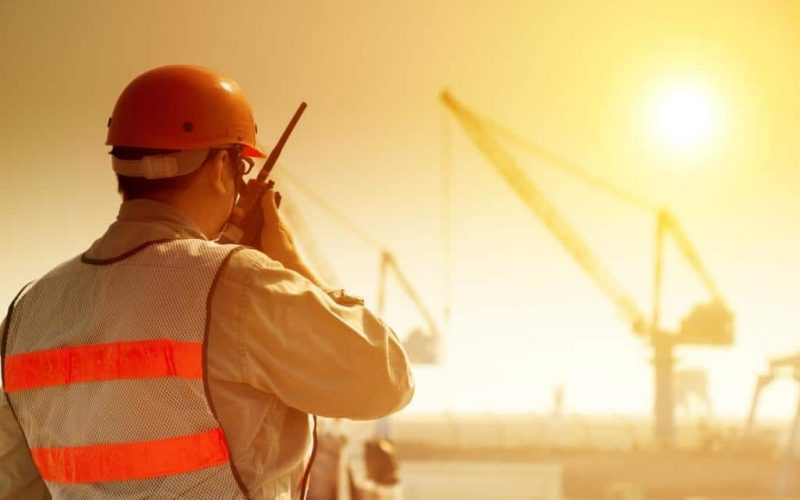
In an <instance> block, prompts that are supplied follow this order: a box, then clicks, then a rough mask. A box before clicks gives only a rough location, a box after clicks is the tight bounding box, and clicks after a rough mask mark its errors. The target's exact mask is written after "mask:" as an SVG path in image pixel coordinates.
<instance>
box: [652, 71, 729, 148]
mask: <svg viewBox="0 0 800 500" xmlns="http://www.w3.org/2000/svg"><path fill="white" fill-rule="evenodd" d="M654 111H655V112H654V116H653V118H654V124H655V129H656V132H657V133H658V135H659V137H660V139H661V141H662V142H663V143H664V145H665V146H667V147H668V148H669V149H670V150H672V151H675V152H682V153H685V152H691V151H696V150H698V149H702V148H705V147H707V146H708V145H709V144H710V142H711V141H712V139H713V136H714V134H715V132H716V129H717V125H718V123H717V122H718V116H717V115H718V113H717V109H716V105H715V101H714V99H713V97H712V96H711V94H709V92H708V91H706V90H705V89H704V88H702V87H701V86H699V85H689V84H682V85H672V86H669V87H665V88H664V89H663V90H662V92H661V93H660V94H659V95H658V96H657V98H656V101H655V110H654Z"/></svg>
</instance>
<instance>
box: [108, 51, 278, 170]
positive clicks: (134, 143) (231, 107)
mask: <svg viewBox="0 0 800 500" xmlns="http://www.w3.org/2000/svg"><path fill="white" fill-rule="evenodd" d="M106 144H107V145H110V146H127V147H134V148H147V149H151V148H152V149H178V150H189V149H207V148H212V147H215V146H221V145H228V144H239V145H241V146H243V148H244V150H243V155H244V156H255V157H259V158H264V157H265V156H266V155H265V154H264V153H263V152H262V151H261V150H260V149H259V148H258V146H257V145H256V124H255V122H254V121H253V112H252V110H251V108H250V104H249V103H248V102H247V99H246V98H245V97H244V94H243V93H242V89H241V88H240V87H239V84H237V83H236V82H235V81H234V80H232V79H230V78H227V77H225V76H223V75H221V74H219V73H217V72H215V71H211V70H209V69H206V68H201V67H198V66H162V67H160V68H155V69H152V70H150V71H148V72H146V73H143V74H141V75H139V76H138V77H136V78H135V79H134V80H133V81H131V82H130V83H129V84H128V86H127V87H125V90H123V91H122V94H120V96H119V98H118V99H117V103H116V105H115V106H114V112H113V113H112V115H111V118H109V120H108V138H107V139H106Z"/></svg>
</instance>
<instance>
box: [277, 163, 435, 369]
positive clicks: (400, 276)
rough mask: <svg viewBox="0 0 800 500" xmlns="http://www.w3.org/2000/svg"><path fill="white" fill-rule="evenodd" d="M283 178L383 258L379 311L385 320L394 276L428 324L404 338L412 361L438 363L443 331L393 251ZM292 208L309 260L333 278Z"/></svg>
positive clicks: (298, 182)
mask: <svg viewBox="0 0 800 500" xmlns="http://www.w3.org/2000/svg"><path fill="white" fill-rule="evenodd" d="M282 175H283V177H284V178H286V179H288V180H289V182H290V184H291V185H292V186H294V187H295V188H296V189H297V190H298V191H299V192H301V193H302V194H303V195H305V196H306V197H307V198H308V199H309V200H311V201H312V202H313V203H314V204H316V205H317V206H318V207H319V208H320V209H322V210H323V211H324V212H325V213H326V214H327V215H329V216H330V217H332V218H333V219H335V220H336V221H337V222H339V224H340V225H341V226H342V227H344V228H345V229H347V230H348V231H349V232H350V233H351V234H352V235H354V236H355V237H356V238H358V239H359V240H361V241H362V242H363V243H364V244H366V245H367V246H369V247H370V248H372V249H374V250H375V251H377V252H378V254H379V255H380V263H379V272H378V295H377V302H376V312H377V313H378V315H379V316H381V317H383V316H384V315H385V313H386V295H387V288H388V284H389V280H390V278H391V277H392V276H394V279H395V281H396V282H397V283H398V284H399V285H400V288H401V290H402V291H403V293H404V294H405V295H406V297H407V298H408V299H409V300H410V301H411V304H412V305H413V306H414V309H415V310H416V311H417V313H418V314H419V315H420V317H421V318H422V320H423V321H424V323H425V324H424V326H422V327H417V328H414V329H412V330H411V331H410V332H408V334H407V335H406V336H405V337H404V339H403V345H404V347H405V348H406V352H407V354H408V357H409V359H410V361H411V362H412V363H414V364H436V363H438V362H439V361H440V358H441V347H440V342H441V338H442V335H441V331H440V329H439V326H438V324H437V322H436V320H435V319H434V317H433V314H431V312H430V310H429V309H428V307H427V306H426V305H425V302H423V300H422V299H421V298H420V295H419V293H418V292H417V290H416V288H415V287H414V286H413V285H412V283H411V280H410V279H409V278H408V276H407V275H406V273H405V272H404V271H403V269H402V267H401V266H400V263H399V262H398V260H397V257H396V256H395V254H394V253H393V252H392V251H391V250H389V249H388V247H387V246H386V245H383V244H382V243H381V242H379V241H377V240H376V239H374V238H372V237H371V236H369V235H368V234H366V233H365V232H364V231H363V230H361V229H360V228H359V227H358V226H356V225H355V224H354V223H353V222H352V221H351V220H350V219H349V218H348V217H346V216H345V215H344V214H342V213H341V212H340V211H339V210H337V209H336V208H334V207H333V206H332V205H330V204H329V203H328V202H327V201H325V200H324V199H323V198H322V197H321V196H320V195H319V194H317V193H316V192H315V191H314V190H312V189H311V188H310V187H309V186H308V185H306V184H305V183H304V182H302V181H301V180H299V179H297V178H296V177H294V176H292V175H290V174H286V173H284V174H282ZM291 208H292V209H291V210H290V212H289V214H287V215H289V217H288V218H289V221H290V223H291V224H292V227H293V229H298V230H299V233H300V235H301V244H302V246H303V249H304V250H306V251H307V252H308V253H309V258H310V259H311V261H312V263H314V265H315V267H317V268H318V269H319V270H320V271H321V272H322V274H323V277H325V276H326V275H327V276H333V275H334V273H333V270H332V266H331V265H330V264H329V263H327V261H326V260H325V259H324V257H323V256H322V252H320V251H319V250H318V249H317V248H316V245H315V244H314V240H313V238H310V231H308V230H307V229H305V223H304V222H303V219H302V217H300V214H299V212H298V211H297V210H296V209H295V208H294V207H291ZM323 271H324V272H323Z"/></svg>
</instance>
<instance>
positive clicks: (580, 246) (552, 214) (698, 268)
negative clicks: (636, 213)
mask: <svg viewBox="0 0 800 500" xmlns="http://www.w3.org/2000/svg"><path fill="white" fill-rule="evenodd" d="M440 97H441V101H442V103H443V105H444V106H445V107H446V108H447V109H448V110H449V111H450V112H451V114H452V115H453V116H454V117H455V118H456V120H457V122H458V123H459V124H460V125H461V127H462V128H463V129H464V131H465V132H466V134H467V136H468V137H469V138H470V139H471V140H472V142H473V143H474V144H475V145H476V146H477V148H478V149H479V150H480V151H481V153H483V155H484V156H485V158H486V159H487V160H488V161H489V163H490V164H491V165H492V166H493V167H494V168H495V170H496V171H497V172H498V173H499V174H500V176H501V177H502V178H503V179H504V180H505V181H506V183H508V185H509V186H510V187H511V189H512V190H513V191H514V192H515V193H516V194H517V196H518V197H519V198H520V199H521V200H522V202H523V203H524V204H525V205H526V206H527V208H528V209H530V210H531V211H532V212H533V213H534V215H536V216H537V217H538V218H539V220H540V221H541V222H542V223H543V224H544V225H545V227H546V228H547V229H548V230H549V231H550V232H551V233H552V234H553V235H554V236H555V238H556V239H557V240H558V242H559V243H560V244H561V245H562V246H563V247H564V249H565V250H566V251H567V252H568V253H569V254H570V255H571V256H572V257H573V259H574V260H575V261H576V262H577V263H578V265H580V266H581V268H583V270H584V271H585V272H586V273H587V274H588V275H589V277H590V278H591V279H592V280H593V281H594V283H595V285H597V286H598V287H599V288H600V289H601V290H602V291H603V293H605V294H606V296H608V297H609V298H610V299H611V301H612V302H613V303H614V304H615V306H616V308H617V310H618V312H619V313H620V315H621V316H622V318H623V319H624V320H625V321H626V322H627V323H629V324H630V327H631V330H632V331H633V333H634V334H635V335H636V336H637V337H639V338H641V339H643V340H645V341H648V342H649V343H650V344H651V345H652V347H653V352H654V359H653V363H654V371H655V377H654V379H655V405H654V410H655V434H656V437H657V438H658V439H659V441H660V442H661V443H662V445H664V446H671V445H672V444H673V443H674V439H675V425H674V406H675V405H674V394H673V392H674V388H673V385H674V364H675V360H674V356H673V350H674V347H675V346H677V345H681V344H694V345H713V346H724V345H730V344H732V343H733V315H732V313H731V312H730V310H729V308H728V307H727V305H726V303H725V300H724V299H723V297H722V295H721V293H720V291H719V288H718V287H717V285H716V283H715V282H714V281H713V279H712V278H711V275H710V274H709V272H708V271H707V270H706V268H705V266H704V265H703V263H702V261H701V260H700V257H699V254H698V253H697V251H696V249H695V248H694V246H693V245H692V243H691V242H690V240H689V238H688V237H687V235H686V233H685V231H684V230H683V228H682V227H681V226H680V224H679V223H678V221H677V220H676V219H675V217H674V216H673V215H672V214H671V213H670V212H669V211H667V210H666V209H664V208H661V207H658V206H655V205H653V204H651V203H649V202H647V201H644V200H642V199H640V198H638V197H636V196H633V195H630V194H628V193H625V192H623V191H621V190H620V189H618V188H616V187H614V186H612V185H611V184H609V183H607V182H605V181H604V180H602V179H599V178H597V177H594V176H592V175H589V174H588V173H586V172H585V171H583V170H582V169H580V168H578V167H576V166H574V165H572V164H571V163H569V162H567V161H565V160H563V159H562V158H560V157H558V156H557V155H555V154H553V153H552V152H550V151H548V150H546V149H544V148H541V147H539V146H537V145H534V144H531V143H530V142H528V141H526V140H524V139H522V138H521V137H520V136H518V135H516V134H514V133H513V132H510V131H508V130H507V129H505V128H504V127H502V126H500V125H498V124H496V123H494V122H492V121H491V120H489V119H487V118H484V117H482V116H480V115H478V114H477V113H475V112H473V111H472V110H470V109H469V108H467V107H466V106H464V105H463V104H462V103H461V102H459V101H457V100H456V99H455V98H454V97H453V95H452V94H450V92H448V91H447V90H445V91H443V92H442V94H441V96H440ZM497 137H505V138H506V139H509V140H511V141H512V142H514V143H516V144H518V145H520V146H522V147H523V148H524V149H525V150H526V151H528V152H529V153H532V154H534V155H536V156H537V157H539V158H540V159H542V160H544V161H545V162H547V163H550V164H552V165H555V166H556V167H558V168H561V169H563V170H565V171H567V172H569V173H571V174H572V175H575V176H577V177H579V178H581V179H582V180H584V181H585V182H588V183H589V184H591V185H594V186H595V187H599V188H601V189H604V190H606V191H608V192H610V193H612V194H614V195H616V196H618V197H620V198H622V199H624V200H626V201H628V202H631V203H633V204H635V205H637V206H638V207H639V208H642V209H645V210H648V211H651V212H654V213H655V215H656V255H655V262H654V267H653V298H652V311H651V314H650V315H649V318H648V316H646V315H645V313H643V312H642V311H641V310H640V309H639V307H638V306H637V304H636V302H635V301H634V300H633V298H632V297H631V296H630V295H629V294H628V293H627V292H626V290H625V289H624V288H623V287H622V286H621V284H620V283H619V282H618V281H617V280H616V279H615V278H614V276H613V275H612V274H611V273H610V272H609V271H608V269H607V268H606V267H605V266H604V265H603V263H602V262H601V261H600V259H599V258H598V257H597V256H596V255H595V253H594V252H593V251H592V249H591V248H590V247H589V245H588V244H586V242H585V241H584V240H583V238H582V237H581V236H580V234H579V233H578V232H577V231H576V230H575V229H574V228H573V227H572V226H571V225H570V224H569V222H567V220H566V219H565V218H564V216H562V215H561V213H560V212H559V211H558V209H557V207H556V206H555V204H553V202H551V201H550V200H549V199H548V198H547V197H546V196H545V194H544V192H543V191H542V190H541V188H540V187H539V186H538V185H537V184H536V182H535V181H534V180H533V179H532V178H531V177H530V175H528V173H527V172H526V171H525V170H524V169H522V168H521V167H520V166H519V165H518V164H517V162H516V161H515V159H514V158H513V157H512V156H511V155H510V154H509V153H508V152H507V151H506V150H505V149H504V148H503V147H502V146H501V145H500V143H499V141H498V140H497ZM668 235H669V236H671V237H672V239H673V240H674V241H675V243H676V245H677V247H678V249H679V250H680V252H681V253H682V254H683V255H684V257H685V258H686V259H687V260H688V262H689V264H690V265H691V266H692V268H693V269H694V271H695V273H696V274H697V275H698V276H699V277H700V280H701V281H702V282H703V284H704V286H705V288H706V290H707V291H708V294H709V296H710V300H709V302H707V303H703V304H698V305H697V306H695V307H694V308H693V309H692V311H690V312H689V313H688V314H687V315H686V316H685V317H684V318H683V320H682V322H681V325H680V328H679V330H678V331H677V332H669V331H666V330H665V329H663V328H661V326H660V315H661V288H662V287H661V283H662V275H663V265H664V243H665V239H666V236H668Z"/></svg>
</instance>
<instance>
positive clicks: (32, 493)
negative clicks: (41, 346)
mask: <svg viewBox="0 0 800 500" xmlns="http://www.w3.org/2000/svg"><path fill="white" fill-rule="evenodd" d="M4 327H5V321H4V322H3V325H0V342H3V341H4V339H3V333H2V332H4V331H5V328H4ZM2 361H3V360H0V362H2ZM18 498H25V499H31V500H38V499H48V498H50V493H49V492H48V491H47V487H46V486H45V484H44V481H42V478H41V477H40V476H39V472H38V471H37V470H36V466H35V465H33V458H32V457H31V452H30V450H29V449H28V444H27V442H26V441H25V437H24V436H23V434H22V429H20V427H19V424H18V423H17V419H16V417H14V414H13V412H12V411H11V407H10V406H9V404H8V399H7V398H6V393H5V391H1V390H0V500H12V499H18Z"/></svg>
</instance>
